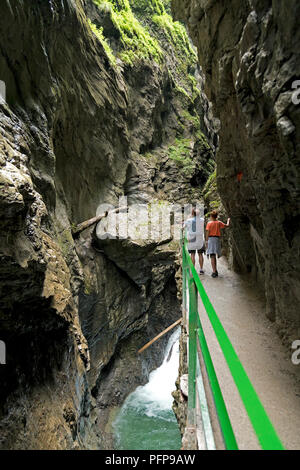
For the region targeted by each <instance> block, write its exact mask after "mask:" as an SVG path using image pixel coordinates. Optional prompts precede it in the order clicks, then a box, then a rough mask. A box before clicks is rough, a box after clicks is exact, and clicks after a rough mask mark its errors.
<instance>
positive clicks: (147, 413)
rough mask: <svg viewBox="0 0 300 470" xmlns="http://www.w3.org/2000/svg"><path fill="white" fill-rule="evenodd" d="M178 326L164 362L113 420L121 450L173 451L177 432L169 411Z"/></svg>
mask: <svg viewBox="0 0 300 470" xmlns="http://www.w3.org/2000/svg"><path fill="white" fill-rule="evenodd" d="M179 336H180V328H178V329H177V330H176V331H175V332H174V333H173V334H172V336H171V337H170V339H169V341H168V344H167V347H166V352H165V359H164V362H163V364H162V365H161V366H160V367H159V368H158V369H156V370H154V371H153V372H151V374H150V376H149V382H148V383H147V384H146V385H144V386H141V387H138V388H137V389H136V390H135V391H134V392H133V393H131V394H130V395H129V396H128V398H127V399H126V401H125V403H124V405H123V407H122V409H121V411H120V413H119V415H118V417H117V419H116V421H115V423H114V428H115V433H116V437H117V442H118V448H119V449H123V450H139V449H141V450H143V449H151V450H160V449H164V450H173V449H179V448H180V447H179V446H180V433H179V429H178V425H177V421H176V418H175V416H174V413H173V411H172V403H173V397H172V392H173V391H174V390H175V381H176V379H177V376H178V366H179Z"/></svg>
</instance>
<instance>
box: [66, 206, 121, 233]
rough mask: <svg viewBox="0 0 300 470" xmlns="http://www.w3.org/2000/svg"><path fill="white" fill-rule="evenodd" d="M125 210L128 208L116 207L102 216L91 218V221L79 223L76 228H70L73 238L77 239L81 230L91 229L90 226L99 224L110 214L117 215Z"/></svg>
mask: <svg viewBox="0 0 300 470" xmlns="http://www.w3.org/2000/svg"><path fill="white" fill-rule="evenodd" d="M125 209H126V210H127V209H128V206H123V207H118V208H117V209H112V210H111V211H106V212H103V213H102V214H100V215H98V216H97V217H93V218H92V219H89V220H85V221H84V222H81V224H79V225H76V227H74V228H72V235H73V237H74V238H76V237H78V236H79V235H80V233H81V232H83V230H86V229H87V228H89V227H91V226H92V225H95V224H97V223H98V222H100V221H101V220H102V219H104V218H105V217H107V216H108V215H110V214H118V213H119V212H121V211H123V210H125Z"/></svg>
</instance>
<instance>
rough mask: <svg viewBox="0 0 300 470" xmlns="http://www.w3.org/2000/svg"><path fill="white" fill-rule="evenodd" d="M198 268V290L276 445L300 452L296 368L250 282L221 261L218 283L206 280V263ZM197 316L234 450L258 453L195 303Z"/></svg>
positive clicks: (298, 373) (217, 349) (298, 370)
mask: <svg viewBox="0 0 300 470" xmlns="http://www.w3.org/2000/svg"><path fill="white" fill-rule="evenodd" d="M196 267H197V270H198V272H199V266H196ZM204 268H205V270H206V273H205V276H201V281H202V282H203V285H204V288H205V290H206V292H207V294H208V296H209V298H210V300H211V302H212V304H213V306H214V308H215V310H216V312H217V314H218V316H219V318H220V320H221V322H222V324H223V326H224V328H225V330H226V332H227V334H228V336H229V338H230V340H231V342H232V344H233V347H234V348H235V350H236V352H237V354H238V356H239V358H240V360H241V362H242V364H243V366H244V368H245V370H246V372H247V374H248V376H249V378H250V380H251V382H252V384H253V386H254V387H255V389H256V391H257V393H258V396H259V397H260V399H261V401H262V403H263V405H264V407H265V409H266V411H267V413H268V415H269V417H270V419H271V421H272V423H273V425H274V427H275V429H276V430H277V432H278V434H279V437H280V439H281V441H282V442H283V444H284V446H285V447H286V448H287V449H300V433H299V423H300V387H299V384H300V365H299V366H295V365H293V364H292V362H291V357H290V356H289V355H288V353H287V351H286V349H285V348H284V347H283V346H282V344H281V342H280V339H279V338H278V336H277V335H276V332H275V325H274V324H272V323H271V322H270V321H269V320H268V319H267V318H266V317H265V313H264V304H263V299H262V298H261V295H260V294H259V293H258V292H257V291H256V285H255V282H252V281H250V280H249V279H248V278H247V279H245V278H243V276H239V275H237V274H235V273H234V272H232V271H230V270H229V269H228V266H227V263H226V260H225V259H224V258H221V259H220V260H218V271H219V277H218V278H216V279H213V278H211V276H210V274H211V269H210V266H209V262H208V260H207V259H206V260H205V266H204ZM199 312H200V319H201V322H202V325H203V328H204V331H205V335H206V338H207V342H208V345H209V348H210V351H211V355H212V359H213V362H214V365H215V369H216V373H217V376H218V379H219V382H220V386H221V389H222V392H223V396H224V399H225V403H226V406H227V409H228V412H229V416H230V419H231V421H232V424H233V429H234V432H235V434H236V438H237V441H238V446H239V448H240V449H260V446H259V444H258V442H257V439H256V436H255V434H254V432H253V430H252V426H251V424H250V421H249V419H248V417H247V414H246V411H245V409H244V407H243V404H242V401H241V399H240V397H239V394H238V392H237V389H236V386H235V384H234V382H233V380H232V378H231V375H230V372H229V369H228V367H227V364H226V362H225V360H224V358H223V355H222V352H221V350H220V347H219V345H218V342H217V339H216V337H215V334H214V332H213V330H212V327H211V326H210V323H209V320H208V318H207V315H206V312H205V311H204V309H203V306H202V303H201V300H200V301H199Z"/></svg>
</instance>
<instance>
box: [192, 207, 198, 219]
mask: <svg viewBox="0 0 300 470" xmlns="http://www.w3.org/2000/svg"><path fill="white" fill-rule="evenodd" d="M199 214H200V212H199V210H198V209H196V207H193V209H192V216H193V217H196V216H197V215H199Z"/></svg>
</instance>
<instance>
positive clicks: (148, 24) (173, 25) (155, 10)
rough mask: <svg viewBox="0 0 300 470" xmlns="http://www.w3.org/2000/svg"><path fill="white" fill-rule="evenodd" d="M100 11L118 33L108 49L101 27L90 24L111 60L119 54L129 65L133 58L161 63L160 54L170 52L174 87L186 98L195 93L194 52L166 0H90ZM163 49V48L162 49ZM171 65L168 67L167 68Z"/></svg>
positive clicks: (197, 94) (193, 96)
mask: <svg viewBox="0 0 300 470" xmlns="http://www.w3.org/2000/svg"><path fill="white" fill-rule="evenodd" d="M93 2H94V3H95V5H97V7H98V8H99V9H101V10H102V12H105V14H107V15H109V16H110V19H111V21H112V23H113V25H114V27H115V28H116V29H117V30H118V32H119V34H120V44H119V47H118V50H117V51H114V52H113V51H112V49H111V47H110V44H109V41H108V40H107V39H109V38H105V34H104V31H103V28H98V27H97V26H96V25H92V24H91V27H92V30H93V32H94V33H95V34H96V35H97V37H98V39H99V40H100V41H101V43H102V44H103V46H104V48H105V51H106V52H107V55H108V57H109V60H110V62H111V63H112V64H115V63H116V61H115V58H116V57H119V58H120V59H121V60H122V61H123V62H124V63H126V64H129V65H131V66H132V65H133V64H134V63H135V62H136V61H137V60H149V61H151V60H152V61H155V62H157V63H158V64H160V65H162V64H163V63H164V56H166V55H169V54H170V50H169V48H170V45H171V47H172V49H173V51H174V53H173V54H172V67H170V76H171V79H172V82H173V83H174V86H175V89H176V90H177V91H178V93H180V94H181V95H184V97H185V98H186V99H187V100H188V101H189V102H191V101H194V100H195V98H196V97H197V96H199V89H198V86H197V80H196V78H195V76H194V71H195V69H196V64H197V56H196V52H195V49H194V48H193V46H192V44H191V42H190V40H189V37H188V35H187V32H186V30H185V27H184V26H183V25H182V24H181V23H180V22H178V21H173V19H172V17H171V15H170V14H169V12H170V3H171V2H170V0H93ZM164 49H165V51H164ZM171 69H172V70H171Z"/></svg>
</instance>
